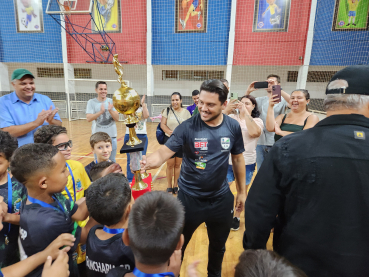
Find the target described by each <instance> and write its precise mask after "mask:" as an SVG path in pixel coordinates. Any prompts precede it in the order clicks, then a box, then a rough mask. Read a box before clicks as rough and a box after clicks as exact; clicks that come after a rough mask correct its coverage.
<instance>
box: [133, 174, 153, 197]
mask: <svg viewBox="0 0 369 277" xmlns="http://www.w3.org/2000/svg"><path fill="white" fill-rule="evenodd" d="M142 181H144V182H145V183H146V184H147V185H148V186H147V187H146V188H145V189H143V190H133V189H132V196H133V198H134V199H135V200H136V199H137V198H138V197H140V196H141V195H143V194H145V193H146V192H150V191H152V184H151V183H152V176H151V173H149V174H148V177H147V178H145V179H143V180H142ZM135 183H136V178H133V180H132V184H131V188H132V187H133V186H134V185H135Z"/></svg>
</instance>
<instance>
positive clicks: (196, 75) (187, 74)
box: [162, 70, 224, 81]
mask: <svg viewBox="0 0 369 277" xmlns="http://www.w3.org/2000/svg"><path fill="white" fill-rule="evenodd" d="M223 78H224V71H215V70H163V71H162V80H163V81H179V80H182V81H205V80H208V79H223Z"/></svg>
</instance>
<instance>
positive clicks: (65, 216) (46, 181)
mask: <svg viewBox="0 0 369 277" xmlns="http://www.w3.org/2000/svg"><path fill="white" fill-rule="evenodd" d="M10 169H11V172H12V173H13V175H14V177H15V178H16V179H17V180H18V181H20V182H21V183H23V184H24V185H25V186H26V188H27V194H28V197H27V201H26V203H23V205H22V207H21V217H20V238H21V243H22V246H23V249H24V251H25V253H26V255H27V256H31V255H34V254H36V253H37V252H40V251H42V250H44V249H45V248H46V247H47V246H48V245H49V244H50V243H51V242H52V241H53V240H54V239H55V238H57V237H58V236H59V235H60V234H62V233H70V234H72V235H74V236H75V238H76V241H75V243H74V246H73V247H72V248H71V250H70V251H69V252H68V255H69V271H70V276H72V277H78V276H79V274H78V267H77V260H76V258H77V253H76V252H75V250H76V248H77V245H78V243H79V242H81V243H82V244H83V243H84V241H85V240H86V237H87V234H88V231H89V229H90V228H91V227H92V226H93V225H94V224H95V223H96V222H95V221H94V220H91V219H90V220H89V222H88V223H87V224H86V226H85V227H84V228H82V229H81V227H79V226H78V224H77V221H82V220H85V219H86V218H87V217H88V211H87V206H86V203H85V198H82V199H80V200H78V201H77V202H76V203H75V202H74V201H70V200H69V198H65V197H64V196H63V195H62V194H61V192H62V191H63V190H64V189H65V185H66V184H67V182H68V175H69V171H68V169H67V167H66V164H65V158H64V156H63V154H62V153H61V152H60V151H59V150H58V148H57V147H55V146H52V145H49V144H43V143H35V144H26V145H23V146H22V147H20V148H18V149H17V150H16V151H15V152H14V154H13V157H12V160H11V162H10ZM41 271H42V267H38V268H37V269H35V270H34V271H33V272H31V273H30V274H29V275H27V276H30V277H36V276H40V275H41Z"/></svg>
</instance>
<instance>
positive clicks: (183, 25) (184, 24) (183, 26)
mask: <svg viewBox="0 0 369 277" xmlns="http://www.w3.org/2000/svg"><path fill="white" fill-rule="evenodd" d="M179 22H181V25H182V29H183V30H184V29H185V28H186V23H185V22H184V20H182V19H180V20H179Z"/></svg>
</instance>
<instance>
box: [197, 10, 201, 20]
mask: <svg viewBox="0 0 369 277" xmlns="http://www.w3.org/2000/svg"><path fill="white" fill-rule="evenodd" d="M200 15H201V12H199V13H198V14H197V20H200Z"/></svg>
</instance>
